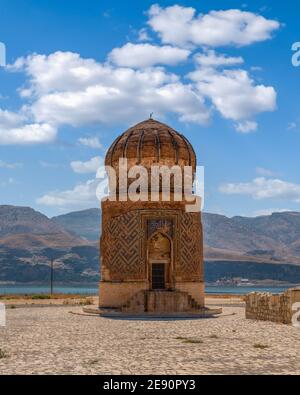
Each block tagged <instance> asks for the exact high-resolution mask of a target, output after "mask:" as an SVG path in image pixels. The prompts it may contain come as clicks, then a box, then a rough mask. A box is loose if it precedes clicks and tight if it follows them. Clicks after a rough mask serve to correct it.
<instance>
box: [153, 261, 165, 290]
mask: <svg viewBox="0 0 300 395" xmlns="http://www.w3.org/2000/svg"><path fill="white" fill-rule="evenodd" d="M152 289H166V284H165V264H164V263H153V264H152Z"/></svg>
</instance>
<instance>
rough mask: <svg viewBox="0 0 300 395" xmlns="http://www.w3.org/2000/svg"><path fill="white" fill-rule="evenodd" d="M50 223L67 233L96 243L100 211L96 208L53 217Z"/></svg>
mask: <svg viewBox="0 0 300 395" xmlns="http://www.w3.org/2000/svg"><path fill="white" fill-rule="evenodd" d="M52 221H53V222H54V223H56V224H58V225H60V226H62V227H63V228H65V229H66V230H67V231H69V232H71V233H73V234H77V235H79V236H80V237H82V238H84V239H87V240H90V241H98V240H99V237H100V226H101V211H100V209H97V208H91V209H89V210H83V211H76V212H73V213H69V214H65V215H59V216H58V217H53V218H52Z"/></svg>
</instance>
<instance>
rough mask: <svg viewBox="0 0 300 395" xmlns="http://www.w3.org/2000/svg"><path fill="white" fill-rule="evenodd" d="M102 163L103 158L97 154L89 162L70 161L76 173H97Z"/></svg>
mask: <svg viewBox="0 0 300 395" xmlns="http://www.w3.org/2000/svg"><path fill="white" fill-rule="evenodd" d="M102 163H103V159H102V158H100V157H99V156H96V157H94V158H91V159H90V160H89V161H87V162H81V161H73V162H71V163H70V166H71V168H72V170H73V171H74V172H75V173H78V174H88V173H96V172H97V170H98V169H99V167H100V165H101V164H102Z"/></svg>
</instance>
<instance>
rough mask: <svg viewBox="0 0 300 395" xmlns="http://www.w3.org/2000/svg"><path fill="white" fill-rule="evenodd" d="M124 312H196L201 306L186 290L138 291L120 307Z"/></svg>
mask: <svg viewBox="0 0 300 395" xmlns="http://www.w3.org/2000/svg"><path fill="white" fill-rule="evenodd" d="M121 310H122V312H124V313H181V312H197V311H201V310H203V308H202V307H201V306H200V305H199V304H198V303H197V302H196V301H195V299H193V298H192V296H191V295H189V294H188V293H187V292H182V291H179V290H174V291H152V290H146V291H139V292H138V293H137V294H135V295H134V296H133V297H132V298H131V299H130V300H129V301H128V302H127V303H126V304H124V306H123V307H122V309H121Z"/></svg>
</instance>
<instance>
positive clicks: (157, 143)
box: [105, 119, 197, 172]
mask: <svg viewBox="0 0 300 395" xmlns="http://www.w3.org/2000/svg"><path fill="white" fill-rule="evenodd" d="M120 158H127V160H128V166H129V167H131V166H135V165H142V166H145V167H148V168H149V167H151V166H152V165H158V164H159V165H167V166H169V167H171V166H174V165H179V166H182V167H183V166H192V167H193V170H194V172H195V171H196V165H197V159H196V154H195V151H194V149H193V147H192V145H191V143H190V142H189V141H188V140H187V139H186V138H185V137H184V136H183V135H182V134H180V133H178V132H176V131H175V130H174V129H172V128H171V127H170V126H168V125H165V124H163V123H161V122H158V121H156V120H154V119H148V120H146V121H143V122H140V123H138V124H137V125H135V126H133V127H131V128H130V129H128V130H127V131H126V132H124V133H123V134H122V135H121V136H119V137H118V138H117V139H116V140H115V142H114V143H113V144H112V146H111V147H110V149H109V150H108V153H107V155H106V159H105V165H106V166H112V167H114V168H117V166H118V164H119V159H120Z"/></svg>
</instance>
